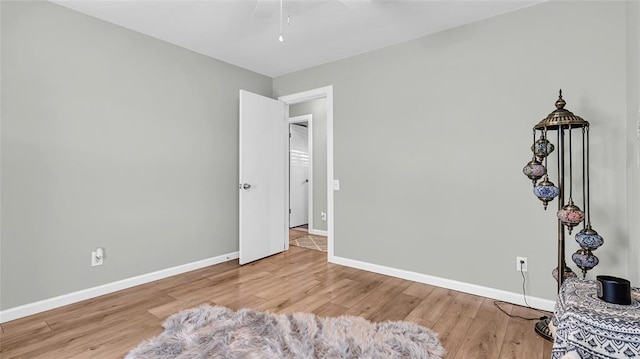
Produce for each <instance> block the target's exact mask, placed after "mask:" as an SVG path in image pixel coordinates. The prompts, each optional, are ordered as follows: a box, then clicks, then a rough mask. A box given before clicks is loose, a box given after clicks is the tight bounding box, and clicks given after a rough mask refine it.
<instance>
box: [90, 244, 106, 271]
mask: <svg viewBox="0 0 640 359" xmlns="http://www.w3.org/2000/svg"><path fill="white" fill-rule="evenodd" d="M103 262H104V251H103V249H102V248H98V249H96V250H95V251H93V252H91V266H92V267H95V266H101V265H102V264H103Z"/></svg>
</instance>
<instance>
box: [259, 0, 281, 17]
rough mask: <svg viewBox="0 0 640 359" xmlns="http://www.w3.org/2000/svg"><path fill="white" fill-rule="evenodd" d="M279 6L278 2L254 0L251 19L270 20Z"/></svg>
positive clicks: (275, 0) (276, 0)
mask: <svg viewBox="0 0 640 359" xmlns="http://www.w3.org/2000/svg"><path fill="white" fill-rule="evenodd" d="M279 6H280V1H279V0H256V7H255V8H254V9H253V17H254V18H255V19H270V18H271V17H273V15H274V14H275V13H276V11H277V10H278V8H279Z"/></svg>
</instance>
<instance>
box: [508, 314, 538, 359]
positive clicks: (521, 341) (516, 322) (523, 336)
mask: <svg viewBox="0 0 640 359" xmlns="http://www.w3.org/2000/svg"><path fill="white" fill-rule="evenodd" d="M511 314H512V315H518V316H521V317H524V318H535V317H538V316H539V315H540V314H539V313H537V312H535V311H533V310H531V309H528V308H524V307H519V306H513V309H512V311H511ZM535 323H536V321H530V320H524V319H520V318H510V319H509V324H508V326H507V333H506V335H505V338H504V341H503V344H502V350H501V351H500V358H499V359H519V358H531V359H543V358H544V357H543V352H542V351H539V350H538V348H540V347H541V346H544V344H545V342H546V340H545V339H543V338H542V337H540V336H539V335H538V334H536V333H535V330H534V325H535Z"/></svg>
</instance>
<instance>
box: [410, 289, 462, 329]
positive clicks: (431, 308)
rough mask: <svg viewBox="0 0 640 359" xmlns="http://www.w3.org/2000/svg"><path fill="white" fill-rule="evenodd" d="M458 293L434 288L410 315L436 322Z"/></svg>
mask: <svg viewBox="0 0 640 359" xmlns="http://www.w3.org/2000/svg"><path fill="white" fill-rule="evenodd" d="M457 295H458V292H455V291H453V290H450V289H445V288H435V289H434V290H433V291H431V293H429V295H427V296H426V297H425V298H424V300H422V302H420V303H419V304H418V305H417V306H416V307H415V308H414V309H413V311H412V312H411V313H410V315H412V316H414V317H418V318H423V319H425V320H428V321H431V322H434V323H435V322H437V321H438V318H440V316H441V315H442V313H444V312H445V311H446V310H447V308H449V307H450V306H451V305H452V303H453V301H454V299H455V298H456V296H457Z"/></svg>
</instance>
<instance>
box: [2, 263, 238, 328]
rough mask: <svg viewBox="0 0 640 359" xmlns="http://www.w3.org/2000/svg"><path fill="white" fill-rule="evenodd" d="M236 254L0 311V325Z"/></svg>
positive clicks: (172, 274)
mask: <svg viewBox="0 0 640 359" xmlns="http://www.w3.org/2000/svg"><path fill="white" fill-rule="evenodd" d="M238 256H239V254H238V252H232V253H228V254H223V255H221V256H217V257H212V258H207V259H203V260H200V261H197V262H192V263H187V264H183V265H179V266H176V267H172V268H167V269H162V270H159V271H156V272H151V273H147V274H142V275H139V276H136V277H131V278H127V279H123V280H119V281H116V282H111V283H107V284H103V285H100V286H97V287H93V288H87V289H83V290H80V291H77V292H73V293H68V294H63V295H61V296H58V297H53V298H49V299H45V300H41V301H38V302H34V303H29V304H25V305H21V306H19V307H14V308H9V309H6V310H3V311H0V323H4V322H8V321H10V320H14V319H18V318H23V317H26V316H29V315H33V314H37V313H41V312H44V311H47V310H51V309H54V308H59V307H62V306H65V305H69V304H73V303H77V302H80V301H83V300H86V299H91V298H95V297H99V296H101V295H105V294H109V293H113V292H117V291H119V290H122V289H127V288H131V287H135V286H137V285H140V284H145V283H149V282H153V281H155V280H158V279H163V278H167V277H171V276H174V275H177V274H181V273H185V272H190V271H192V270H196V269H200V268H204V267H208V266H211V265H214V264H218V263H222V262H226V261H229V260H233V259H237V258H238Z"/></svg>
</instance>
